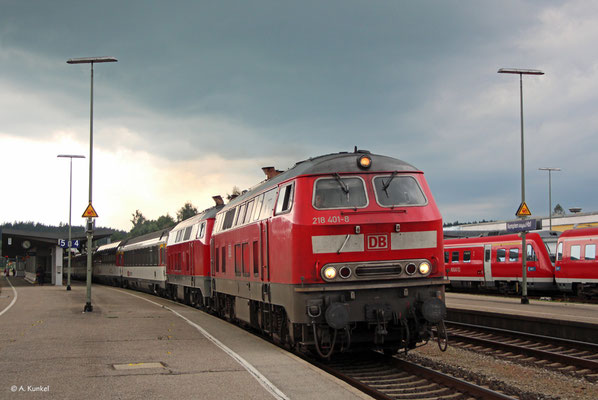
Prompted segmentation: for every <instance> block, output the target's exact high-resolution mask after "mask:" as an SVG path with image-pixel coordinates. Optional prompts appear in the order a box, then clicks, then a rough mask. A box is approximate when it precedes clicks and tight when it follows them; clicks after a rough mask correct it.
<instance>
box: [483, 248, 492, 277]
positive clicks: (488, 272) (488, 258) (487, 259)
mask: <svg viewBox="0 0 598 400" xmlns="http://www.w3.org/2000/svg"><path fill="white" fill-rule="evenodd" d="M484 280H485V281H486V286H488V283H490V282H494V278H493V277H492V245H491V244H485V245H484Z"/></svg>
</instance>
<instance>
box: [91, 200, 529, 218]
mask: <svg viewBox="0 0 598 400" xmlns="http://www.w3.org/2000/svg"><path fill="white" fill-rule="evenodd" d="M90 205H91V204H90ZM515 215H516V216H518V217H523V216H527V217H529V216H531V215H532V212H531V211H530V210H529V207H528V206H527V204H525V201H524V202H523V203H521V205H520V206H519V209H518V210H517V212H516V213H515Z"/></svg>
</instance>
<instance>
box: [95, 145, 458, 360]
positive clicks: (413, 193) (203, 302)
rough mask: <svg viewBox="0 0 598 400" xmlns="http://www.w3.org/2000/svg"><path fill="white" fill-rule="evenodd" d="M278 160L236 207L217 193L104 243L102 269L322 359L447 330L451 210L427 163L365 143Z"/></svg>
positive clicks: (393, 346) (112, 278) (388, 348)
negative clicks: (158, 226)
mask: <svg viewBox="0 0 598 400" xmlns="http://www.w3.org/2000/svg"><path fill="white" fill-rule="evenodd" d="M270 170H271V171H270V172H275V173H274V174H272V175H269V176H268V179H267V180H265V181H263V182H261V183H260V184H258V185H256V186H255V187H253V188H251V189H250V190H248V191H245V192H244V193H243V194H241V195H240V196H238V197H236V198H234V199H233V200H231V201H230V202H229V203H228V204H227V205H226V206H225V205H224V204H223V202H222V199H220V198H219V197H215V198H214V199H215V200H216V204H217V205H216V206H215V207H212V208H210V209H208V210H205V211H203V212H201V213H200V214H198V215H196V216H195V217H192V218H190V219H187V220H185V221H182V222H180V223H179V224H178V225H176V226H175V227H174V228H172V229H171V230H163V231H159V232H154V233H151V234H148V235H144V236H142V237H139V238H134V239H130V240H126V241H123V242H120V243H118V244H111V245H107V246H105V247H103V248H102V249H101V251H98V255H100V253H101V255H102V257H99V256H98V257H96V258H95V261H94V262H95V263H96V265H94V274H95V278H97V279H100V280H102V281H104V282H107V283H110V284H120V285H123V286H127V287H133V288H136V289H140V290H144V291H149V292H153V293H156V294H159V295H165V296H168V297H171V298H175V299H178V300H181V301H184V302H185V303H187V304H190V305H194V306H198V307H203V308H205V309H207V310H209V311H211V312H214V313H217V314H219V315H221V316H223V317H226V318H229V319H230V320H232V321H235V322H240V323H242V324H244V325H248V326H251V327H253V328H255V329H257V330H259V331H261V332H263V333H264V334H267V335H269V336H271V337H272V338H273V339H274V340H275V341H277V342H279V343H282V344H285V345H287V346H288V347H292V348H297V349H300V350H310V351H315V352H317V353H319V354H320V356H322V357H329V356H330V355H332V354H333V352H335V351H343V350H345V349H348V348H349V347H351V348H355V347H376V348H379V349H382V350H384V352H385V353H394V352H396V351H398V350H399V349H406V350H407V349H410V348H413V347H415V346H416V345H417V343H419V342H422V341H426V340H428V339H429V338H430V337H431V327H432V326H435V325H437V326H438V328H439V332H441V333H442V332H444V325H443V319H444V316H445V314H446V309H445V304H444V286H445V284H446V283H447V280H446V278H445V276H444V263H443V259H442V251H443V231H442V218H441V216H440V213H439V211H438V208H437V207H436V204H435V202H434V198H433V197H432V194H431V192H430V189H429V188H428V185H427V183H426V181H425V179H424V176H423V173H422V172H421V171H419V170H417V169H416V168H415V167H413V166H411V165H409V164H407V163H405V162H403V161H400V160H397V159H394V158H390V157H386V156H381V155H374V154H370V153H369V152H366V151H357V150H356V151H355V152H354V153H338V154H329V155H325V156H320V157H316V158H310V159H308V160H305V161H302V162H299V163H297V164H296V165H295V166H294V167H293V168H291V169H289V170H287V171H286V172H284V173H280V174H278V175H277V173H278V171H275V170H274V169H273V168H270ZM439 343H441V342H439ZM445 343H446V342H445ZM441 348H442V346H441Z"/></svg>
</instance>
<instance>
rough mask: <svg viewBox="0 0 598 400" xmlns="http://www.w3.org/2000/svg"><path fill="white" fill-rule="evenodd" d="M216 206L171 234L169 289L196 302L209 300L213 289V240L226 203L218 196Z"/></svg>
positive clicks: (187, 302) (182, 298) (174, 229)
mask: <svg viewBox="0 0 598 400" xmlns="http://www.w3.org/2000/svg"><path fill="white" fill-rule="evenodd" d="M214 200H215V201H216V206H215V207H212V208H210V209H207V210H205V211H202V212H201V213H199V214H197V215H195V216H194V217H191V218H188V219H186V220H184V221H182V222H180V223H179V224H177V225H176V226H175V227H174V228H172V230H171V231H170V235H169V236H168V243H167V247H166V251H167V254H168V255H167V258H168V260H167V264H166V274H167V280H168V283H167V293H168V295H169V297H171V298H176V299H179V300H181V301H183V302H184V303H186V304H189V305H193V306H204V305H207V304H209V303H210V302H209V297H210V296H211V295H212V291H211V274H210V240H211V238H212V230H213V227H214V220H215V218H216V213H217V212H218V210H220V209H221V208H222V207H223V206H224V203H223V201H222V198H221V197H220V196H217V197H214Z"/></svg>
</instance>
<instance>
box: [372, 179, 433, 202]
mask: <svg viewBox="0 0 598 400" xmlns="http://www.w3.org/2000/svg"><path fill="white" fill-rule="evenodd" d="M374 188H375V190H376V200H377V201H378V204H380V205H381V206H382V207H396V206H423V205H425V204H426V203H427V201H426V197H425V196H424V192H423V191H422V189H421V187H420V186H419V184H418V183H417V180H416V179H415V178H414V177H412V176H397V175H396V173H394V174H392V175H387V176H377V177H375V178H374Z"/></svg>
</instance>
